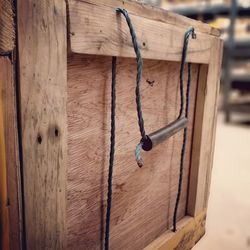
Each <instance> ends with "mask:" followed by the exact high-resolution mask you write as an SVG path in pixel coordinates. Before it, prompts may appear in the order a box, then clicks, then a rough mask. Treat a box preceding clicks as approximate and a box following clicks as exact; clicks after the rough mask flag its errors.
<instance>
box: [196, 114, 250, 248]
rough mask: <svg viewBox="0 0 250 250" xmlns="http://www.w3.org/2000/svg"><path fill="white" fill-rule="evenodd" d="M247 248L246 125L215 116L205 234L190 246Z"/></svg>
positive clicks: (249, 173)
mask: <svg viewBox="0 0 250 250" xmlns="http://www.w3.org/2000/svg"><path fill="white" fill-rule="evenodd" d="M249 249H250V126H249V125H248V126H247V125H239V124H230V125H226V124H224V123H223V121H222V116H219V121H218V127H217V137H216V147H215V159H214V168H213V176H212V184H211V193H210V200H209V208H208V217H207V233H206V236H205V237H204V238H203V239H202V240H201V241H200V242H199V243H198V244H197V245H196V247H194V250H249Z"/></svg>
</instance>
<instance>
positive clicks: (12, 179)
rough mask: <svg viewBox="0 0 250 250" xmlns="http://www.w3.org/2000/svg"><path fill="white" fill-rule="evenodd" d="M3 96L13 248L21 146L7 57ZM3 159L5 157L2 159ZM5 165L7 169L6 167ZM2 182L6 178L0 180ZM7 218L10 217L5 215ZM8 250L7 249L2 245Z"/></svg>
mask: <svg viewBox="0 0 250 250" xmlns="http://www.w3.org/2000/svg"><path fill="white" fill-rule="evenodd" d="M0 69H1V70H0V99H1V105H0V106H1V111H2V116H1V123H2V126H3V127H2V129H1V138H2V144H1V146H0V148H1V152H2V153H3V151H4V152H5V156H4V157H5V163H4V164H3V163H1V166H0V168H1V178H5V179H6V185H7V186H6V195H7V196H6V199H7V200H6V201H5V206H6V208H7V209H8V214H9V218H8V224H9V225H8V227H9V229H4V231H5V233H7V231H9V235H10V249H13V250H18V249H20V247H21V222H22V218H21V206H20V204H21V198H20V196H21V191H20V168H19V151H18V150H19V149H18V140H17V116H16V95H15V92H16V91H15V85H14V77H13V76H14V72H13V71H14V65H13V63H12V61H11V60H10V58H8V57H7V56H5V57H3V56H2V57H0ZM1 159H3V158H1ZM4 168H5V170H4ZM3 171H4V172H5V174H4V173H3ZM0 182H1V183H2V185H3V181H0ZM6 219H7V217H6ZM3 249H5V248H3Z"/></svg>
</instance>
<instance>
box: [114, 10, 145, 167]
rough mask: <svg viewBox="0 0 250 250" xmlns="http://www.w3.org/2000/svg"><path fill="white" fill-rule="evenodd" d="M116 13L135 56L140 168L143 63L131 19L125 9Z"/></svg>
mask: <svg viewBox="0 0 250 250" xmlns="http://www.w3.org/2000/svg"><path fill="white" fill-rule="evenodd" d="M117 12H120V13H122V14H123V15H124V17H125V19H126V22H127V24H128V27H129V31H130V35H131V38H132V43H133V47H134V51H135V54H136V62H137V75H136V88H135V96H136V109H137V117H138V124H139V128H140V133H141V137H142V140H141V142H140V143H139V144H138V145H137V147H136V151H135V157H136V161H137V164H138V166H139V167H142V165H143V161H142V159H141V154H140V153H141V149H142V143H143V140H147V135H146V132H145V128H144V119H143V114H142V105H141V90H140V86H141V78H142V67H143V61H142V57H141V52H140V48H139V45H138V42H137V37H136V33H135V30H134V28H133V25H132V22H131V19H130V17H129V15H128V12H127V11H126V10H125V9H121V8H118V9H117Z"/></svg>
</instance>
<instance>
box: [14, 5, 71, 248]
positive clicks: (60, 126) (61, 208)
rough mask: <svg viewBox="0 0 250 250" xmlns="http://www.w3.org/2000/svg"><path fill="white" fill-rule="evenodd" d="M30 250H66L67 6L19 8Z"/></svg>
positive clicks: (25, 174)
mask: <svg viewBox="0 0 250 250" xmlns="http://www.w3.org/2000/svg"><path fill="white" fill-rule="evenodd" d="M17 3H18V4H17V10H18V32H19V34H18V46H19V61H20V69H19V71H20V76H19V77H20V79H19V81H20V99H21V123H22V124H21V125H22V150H23V182H24V203H25V226H26V228H25V229H26V244H27V249H32V250H33V249H34V250H35V249H39V250H40V249H51V250H56V249H64V248H65V238H66V237H65V203H66V200H65V197H66V196H65V186H66V179H65V175H66V166H67V119H66V118H67V115H66V101H67V78H66V70H67V69H66V67H67V56H66V55H67V48H66V24H67V22H66V6H65V5H66V4H65V1H57V0H51V1H43V0H27V1H18V2H17Z"/></svg>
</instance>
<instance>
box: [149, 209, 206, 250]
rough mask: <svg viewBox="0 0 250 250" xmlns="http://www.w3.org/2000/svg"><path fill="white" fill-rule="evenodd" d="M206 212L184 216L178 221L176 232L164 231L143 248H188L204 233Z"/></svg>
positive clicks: (164, 249)
mask: <svg viewBox="0 0 250 250" xmlns="http://www.w3.org/2000/svg"><path fill="white" fill-rule="evenodd" d="M205 222H206V212H204V211H203V212H201V213H200V214H199V215H197V216H196V217H188V216H186V217H184V218H183V219H182V220H181V221H180V222H179V223H178V228H179V230H178V231H177V233H173V232H172V231H168V232H165V233H164V234H162V235H161V236H160V237H159V238H157V239H156V240H155V241H153V242H152V243H151V244H150V245H148V246H147V247H146V248H144V250H155V249H158V250H173V249H174V250H190V249H192V247H193V246H194V245H195V244H196V242H197V241H199V240H200V238H201V237H202V236H203V235H204V234H205Z"/></svg>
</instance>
